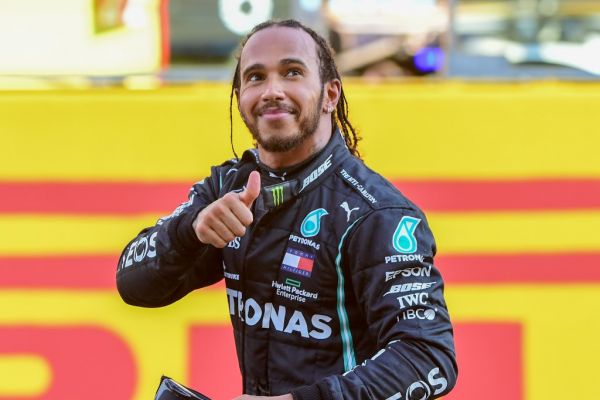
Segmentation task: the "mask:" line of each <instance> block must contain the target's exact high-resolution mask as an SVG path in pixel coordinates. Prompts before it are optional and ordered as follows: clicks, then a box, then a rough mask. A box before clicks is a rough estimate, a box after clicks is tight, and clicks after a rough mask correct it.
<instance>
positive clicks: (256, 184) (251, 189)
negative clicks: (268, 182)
mask: <svg viewBox="0 0 600 400" xmlns="http://www.w3.org/2000/svg"><path fill="white" fill-rule="evenodd" d="M259 194H260V174H259V173H258V171H252V172H250V176H249V177H248V183H246V188H245V189H244V191H243V192H241V193H240V200H241V201H242V203H244V204H245V205H246V207H248V208H250V207H252V203H254V200H256V198H257V197H258V195H259Z"/></svg>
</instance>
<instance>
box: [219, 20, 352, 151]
mask: <svg viewBox="0 0 600 400" xmlns="http://www.w3.org/2000/svg"><path fill="white" fill-rule="evenodd" d="M272 26H280V27H286V28H294V29H302V30H303V31H304V32H306V33H308V34H309V35H310V37H311V38H312V39H313V40H314V41H315V43H316V44H317V56H318V58H319V77H320V79H321V84H323V83H325V82H329V81H331V80H332V79H338V80H339V81H340V82H341V81H342V78H341V77H340V73H339V72H338V70H337V66H336V65H335V60H334V58H333V49H332V48H331V47H330V46H329V44H328V43H327V42H326V41H325V39H323V38H322V37H321V36H320V35H319V34H318V33H317V32H315V31H314V30H312V29H311V28H309V27H307V26H305V25H304V24H302V23H300V22H298V21H296V20H293V19H286V20H283V21H276V20H270V21H265V22H263V23H261V24H258V25H256V26H255V27H254V28H253V29H252V31H251V32H250V33H249V34H248V35H246V37H245V38H244V39H243V40H242V42H241V44H240V47H239V50H238V54H237V56H236V59H237V63H236V66H235V72H234V75H233V82H232V84H231V93H230V94H229V138H230V142H231V150H232V151H233V154H234V155H235V157H236V158H238V156H237V153H236V152H235V149H234V146H233V114H232V107H233V95H234V93H235V90H236V89H239V88H240V85H241V78H240V57H241V54H242V49H243V48H244V46H245V45H246V43H247V42H248V40H249V39H250V38H251V37H252V35H254V34H255V33H256V32H259V31H262V30H263V29H266V28H270V27H272ZM331 124H332V126H337V127H338V128H339V129H340V130H341V131H342V135H343V136H344V141H345V142H346V146H347V147H348V150H350V153H352V155H354V156H355V157H357V158H360V153H359V151H358V148H357V146H358V142H359V141H360V140H361V137H360V136H358V133H357V131H356V129H355V128H354V127H353V126H352V124H351V123H350V120H349V119H348V102H347V101H346V95H345V94H344V88H343V86H342V87H341V90H340V98H339V101H338V103H337V105H336V107H335V113H331Z"/></svg>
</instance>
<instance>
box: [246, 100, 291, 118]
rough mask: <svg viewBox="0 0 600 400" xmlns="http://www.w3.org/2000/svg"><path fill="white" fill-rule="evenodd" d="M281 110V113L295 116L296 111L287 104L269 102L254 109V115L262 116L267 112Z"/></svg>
mask: <svg viewBox="0 0 600 400" xmlns="http://www.w3.org/2000/svg"><path fill="white" fill-rule="evenodd" d="M273 109H275V110H281V111H285V112H288V113H290V114H297V110H296V108H295V107H293V106H290V105H288V104H285V103H282V102H280V101H269V102H268V103H265V104H263V105H262V106H260V107H259V108H257V109H256V111H255V113H254V114H255V115H262V114H264V113H265V112H266V111H267V110H269V111H270V110H273Z"/></svg>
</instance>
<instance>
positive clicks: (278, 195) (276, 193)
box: [270, 185, 283, 207]
mask: <svg viewBox="0 0 600 400" xmlns="http://www.w3.org/2000/svg"><path fill="white" fill-rule="evenodd" d="M270 190H271V195H272V196H273V204H274V205H275V207H277V206H279V205H281V204H282V203H283V185H279V186H275V187H273V188H271V189H270Z"/></svg>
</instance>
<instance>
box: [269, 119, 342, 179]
mask: <svg viewBox="0 0 600 400" xmlns="http://www.w3.org/2000/svg"><path fill="white" fill-rule="evenodd" d="M331 130H332V126H331V122H329V123H328V124H327V123H325V124H319V127H318V128H317V130H316V131H315V133H314V134H312V135H311V136H309V137H308V138H306V139H305V140H304V141H303V142H302V143H300V144H298V145H297V146H296V147H294V148H293V149H291V150H288V151H285V152H277V153H274V152H270V151H267V150H265V149H263V148H262V147H261V146H260V145H259V146H258V156H259V157H260V160H261V162H262V163H263V164H265V165H266V166H267V167H269V168H272V169H281V168H286V167H290V166H292V165H296V164H300V163H301V162H302V161H304V160H307V159H309V158H310V157H311V156H312V155H314V154H316V153H318V152H319V151H320V150H321V149H323V148H324V147H325V146H326V145H327V143H328V142H329V139H330V138H331Z"/></svg>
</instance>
